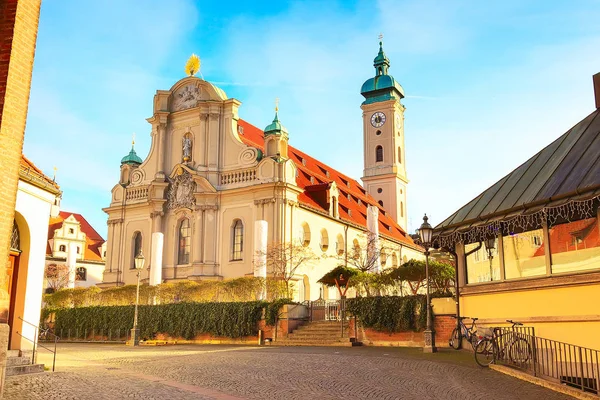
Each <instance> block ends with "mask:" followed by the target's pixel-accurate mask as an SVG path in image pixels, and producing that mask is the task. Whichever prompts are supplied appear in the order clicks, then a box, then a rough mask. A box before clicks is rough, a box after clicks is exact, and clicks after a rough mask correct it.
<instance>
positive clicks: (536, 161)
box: [435, 109, 600, 232]
mask: <svg viewBox="0 0 600 400" xmlns="http://www.w3.org/2000/svg"><path fill="white" fill-rule="evenodd" d="M599 186H600V109H597V110H596V111H594V112H593V113H591V114H590V115H588V116H587V117H585V118H584V119H583V120H582V121H580V122H579V123H578V124H577V125H575V126H574V127H572V128H571V129H570V130H569V131H568V132H566V133H565V134H564V135H562V136H561V137H559V138H558V139H556V140H555V141H554V142H552V143H550V144H549V145H548V146H546V147H545V148H544V149H542V151H540V152H539V153H537V154H536V155H534V156H533V157H531V158H530V159H529V160H527V161H526V162H525V163H523V164H522V165H521V166H519V167H517V168H516V169H515V170H514V171H512V172H511V173H510V174H508V175H506V176H505V177H504V178H502V179H500V180H499V181H498V182H496V183H495V184H494V185H492V186H491V187H490V188H488V189H487V190H485V191H484V192H483V193H481V194H480V195H479V196H477V197H476V198H474V199H473V200H471V201H470V202H469V203H467V204H466V205H465V206H463V207H462V208H461V209H459V210H458V211H456V212H455V213H454V214H452V215H451V216H449V217H448V218H446V220H445V221H443V222H442V223H441V224H439V225H438V226H436V227H435V230H436V231H437V232H442V231H447V230H448V229H449V228H452V227H454V228H461V227H464V226H465V225H470V224H472V223H473V222H475V221H482V220H487V219H490V218H494V217H496V218H499V217H500V218H501V217H504V216H506V215H507V214H509V213H510V214H514V213H515V211H517V210H522V211H525V210H526V209H531V208H532V207H536V206H540V207H541V206H544V205H545V204H547V203H550V202H555V201H556V200H559V199H565V198H567V197H569V196H571V195H572V196H574V197H578V198H582V197H584V198H587V197H589V198H591V197H593V196H594V193H595V194H596V195H597V192H598V190H597V189H598V187H599ZM586 192H589V196H587V195H588V193H586ZM582 194H585V195H584V196H581V195H582Z"/></svg>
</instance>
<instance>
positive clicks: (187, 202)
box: [167, 167, 196, 209]
mask: <svg viewBox="0 0 600 400" xmlns="http://www.w3.org/2000/svg"><path fill="white" fill-rule="evenodd" d="M169 186H170V187H169V192H168V193H167V208H169V209H174V208H182V207H184V208H193V207H194V206H195V205H196V198H195V197H194V192H195V191H196V182H194V178H192V175H191V174H190V173H189V172H187V171H186V170H184V169H183V168H181V167H180V168H179V170H178V171H177V175H176V176H175V178H172V179H170V185H169Z"/></svg>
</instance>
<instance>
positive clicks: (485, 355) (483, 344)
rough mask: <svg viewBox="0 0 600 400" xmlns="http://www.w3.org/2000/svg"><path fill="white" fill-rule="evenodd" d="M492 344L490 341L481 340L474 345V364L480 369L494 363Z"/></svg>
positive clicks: (493, 346) (493, 347)
mask: <svg viewBox="0 0 600 400" xmlns="http://www.w3.org/2000/svg"><path fill="white" fill-rule="evenodd" d="M495 347H496V346H495V345H494V342H493V341H492V340H491V339H481V340H480V341H479V343H477V345H475V362H476V363H477V364H479V366H480V367H487V366H488V365H490V364H491V363H493V362H494V349H495Z"/></svg>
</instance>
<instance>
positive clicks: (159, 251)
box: [150, 232, 165, 286]
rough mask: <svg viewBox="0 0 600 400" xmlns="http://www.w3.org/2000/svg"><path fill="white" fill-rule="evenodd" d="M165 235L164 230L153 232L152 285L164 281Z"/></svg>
mask: <svg viewBox="0 0 600 400" xmlns="http://www.w3.org/2000/svg"><path fill="white" fill-rule="evenodd" d="M164 242H165V235H164V234H163V233H162V232H154V233H153V234H152V241H151V244H152V248H151V250H150V285H151V286H156V285H159V284H161V283H162V269H163V265H162V261H163V246H164Z"/></svg>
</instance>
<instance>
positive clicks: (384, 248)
mask: <svg viewBox="0 0 600 400" xmlns="http://www.w3.org/2000/svg"><path fill="white" fill-rule="evenodd" d="M392 251H393V248H392V247H391V246H388V245H387V244H386V242H385V241H384V240H381V239H379V238H378V237H377V236H375V235H372V234H364V235H361V236H359V237H358V238H357V239H355V240H354V241H353V243H352V246H351V247H350V248H348V255H347V257H346V255H344V254H338V255H337V256H336V258H337V259H338V260H339V261H340V262H342V263H343V262H347V263H348V266H349V267H354V268H356V269H357V270H358V271H360V274H359V276H357V277H356V278H355V283H357V284H361V285H362V287H363V289H364V290H365V293H366V295H367V296H370V295H371V291H370V289H371V286H376V287H379V286H381V285H379V284H377V285H371V283H375V282H374V281H375V280H377V279H376V278H377V277H376V276H374V275H373V274H374V273H376V272H378V271H377V270H378V267H379V266H381V268H382V269H383V267H384V266H385V265H386V263H387V259H388V258H389V256H390V254H391V253H392ZM379 272H381V271H379Z"/></svg>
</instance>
